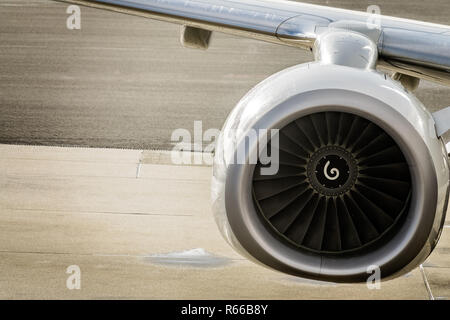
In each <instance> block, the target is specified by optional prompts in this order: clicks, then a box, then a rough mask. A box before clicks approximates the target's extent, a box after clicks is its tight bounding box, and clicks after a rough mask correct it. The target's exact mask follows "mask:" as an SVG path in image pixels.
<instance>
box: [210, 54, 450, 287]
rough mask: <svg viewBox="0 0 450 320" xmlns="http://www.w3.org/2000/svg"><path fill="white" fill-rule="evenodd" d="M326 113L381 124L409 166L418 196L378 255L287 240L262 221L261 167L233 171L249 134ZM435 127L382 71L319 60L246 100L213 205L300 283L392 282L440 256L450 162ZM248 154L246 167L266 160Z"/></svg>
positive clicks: (223, 223) (227, 233) (218, 174)
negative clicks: (256, 186) (317, 249)
mask: <svg viewBox="0 0 450 320" xmlns="http://www.w3.org/2000/svg"><path fill="white" fill-rule="evenodd" d="M326 111H339V112H345V113H349V114H354V115H357V116H360V117H363V118H365V119H367V120H369V121H371V122H373V123H374V124H376V125H377V126H379V127H380V128H382V129H383V130H384V131H385V132H386V133H387V134H388V135H390V136H391V137H392V139H393V140H394V141H395V142H396V143H397V144H398V146H399V147H400V149H401V151H402V152H403V154H404V156H405V158H406V160H407V163H408V166H409V170H410V173H411V182H412V191H411V202H410V207H409V211H408V212H407V217H406V218H405V221H404V222H403V224H402V226H401V228H400V229H399V230H398V232H397V233H396V234H395V236H393V237H392V239H391V240H390V241H388V242H387V243H384V244H383V245H381V246H380V247H377V248H375V249H374V250H372V251H370V252H364V253H361V254H358V253H355V254H349V255H343V256H342V255H341V256H339V255H327V254H321V253H313V252H306V251H304V250H301V249H298V248H295V247H293V246H291V245H290V244H289V243H286V242H285V241H280V239H279V238H278V237H277V236H274V235H273V234H272V233H271V232H269V231H268V230H267V227H266V226H265V225H264V223H263V222H262V221H261V219H260V217H258V213H257V210H256V208H255V205H254V203H253V200H252V183H251V180H252V175H253V171H254V168H255V165H254V164H232V163H233V159H234V157H235V153H236V150H237V148H238V147H239V145H240V144H242V143H245V139H244V137H245V136H246V133H247V132H248V131H249V130H258V129H281V128H283V127H284V126H286V125H287V124H288V123H290V122H292V121H293V120H295V119H298V118H300V117H302V116H305V115H309V114H314V113H318V112H326ZM434 124H435V123H434V119H433V117H432V115H431V114H430V113H429V112H428V111H427V109H426V108H425V107H424V106H423V105H422V103H421V102H420V101H418V100H417V99H416V97H415V96H414V95H412V94H411V93H409V92H407V91H406V90H405V89H404V88H403V87H402V86H401V84H400V83H398V82H396V81H394V80H392V79H391V78H390V77H388V76H386V75H384V74H381V73H378V72H376V71H372V70H365V69H357V68H352V67H346V66H338V65H329V64H328V65H325V64H320V63H318V62H315V63H307V64H303V65H297V66H294V67H291V68H288V69H285V70H283V71H281V72H278V73H276V74H274V75H273V76H271V77H269V78H268V79H266V80H264V81H263V82H261V83H260V84H258V85H257V86H256V87H254V88H253V89H252V90H251V91H250V92H249V93H248V94H247V95H246V96H245V97H243V98H242V100H241V101H240V102H239V103H238V105H237V106H236V107H235V108H234V110H233V111H232V112H231V114H230V115H229V117H228V119H227V121H226V123H225V125H224V127H223V130H222V133H221V136H220V138H219V140H218V142H217V145H216V151H215V161H214V171H213V179H212V201H213V210H214V215H215V219H216V222H217V224H218V226H219V229H220V231H221V232H222V234H223V236H224V237H225V239H226V240H227V241H228V242H229V243H230V244H231V245H232V246H233V247H234V248H235V249H237V250H238V251H239V252H240V253H242V254H243V255H245V256H247V257H250V258H251V259H253V260H255V261H257V262H259V263H261V264H263V265H265V266H268V267H271V268H273V269H276V270H279V271H282V272H285V273H289V274H292V275H296V276H301V277H306V278H312V279H319V280H326V281H335V282H360V281H365V280H366V279H367V277H368V274H367V268H368V267H369V266H378V267H379V268H380V270H381V276H382V277H383V278H390V277H395V276H398V275H400V274H403V273H406V272H408V271H410V270H411V269H413V268H415V267H416V266H418V265H419V264H420V263H422V262H423V261H424V260H425V259H426V258H427V257H428V255H429V254H430V253H431V251H432V250H433V248H434V246H435V245H436V243H437V241H438V239H439V236H440V232H441V230H442V226H443V223H444V220H445V213H446V210H447V204H448V194H449V167H448V158H447V154H446V151H445V148H444V145H443V143H442V141H441V140H440V139H439V138H438V137H437V135H436V130H435V126H434ZM236 133H238V134H237V135H236ZM230 137H232V139H231V138H230ZM258 142H259V141H258ZM244 149H245V148H244ZM245 150H246V154H245V157H246V158H247V159H250V158H251V157H252V156H254V155H255V153H257V152H258V151H257V150H258V148H257V146H256V144H255V143H253V144H252V145H250V146H249V147H248V149H245Z"/></svg>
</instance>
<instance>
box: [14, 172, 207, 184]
mask: <svg viewBox="0 0 450 320" xmlns="http://www.w3.org/2000/svg"><path fill="white" fill-rule="evenodd" d="M6 177H9V178H12V179H16V178H23V177H28V178H44V179H50V180H55V179H59V178H83V179H97V178H99V179H129V180H131V179H133V180H136V177H133V176H130V177H118V176H112V175H111V176H92V175H91V176H85V175H80V176H77V175H57V176H50V177H49V176H48V175H29V176H26V175H11V174H9V175H8V174H7V175H6ZM140 179H142V180H167V178H156V177H148V178H147V177H140ZM169 180H170V181H185V182H197V183H203V182H205V181H210V179H169Z"/></svg>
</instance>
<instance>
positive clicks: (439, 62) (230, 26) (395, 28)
mask: <svg viewBox="0 0 450 320" xmlns="http://www.w3.org/2000/svg"><path fill="white" fill-rule="evenodd" d="M57 1H61V2H67V3H72V4H77V5H83V6H89V7H94V8H100V9H107V10H110V11H115V12H120V13H125V14H131V15H136V16H142V17H146V18H152V19H157V20H162V21H167V22H172V23H177V24H181V25H183V26H184V28H183V31H182V38H181V39H182V43H183V44H184V45H185V46H190V47H197V48H207V46H208V44H209V39H210V36H211V32H213V31H214V32H222V33H228V34H233V35H238V36H244V37H249V38H253V39H258V40H264V41H268V42H272V43H277V44H282V45H289V46H295V47H300V48H302V49H307V50H312V48H313V45H314V42H315V40H316V38H317V37H318V36H319V35H320V33H321V32H323V31H325V30H327V29H328V28H331V27H338V28H340V29H348V30H351V31H359V32H363V33H365V34H367V35H369V36H370V37H371V38H372V40H373V41H374V42H375V43H376V44H377V46H378V51H379V61H378V67H379V68H382V69H384V70H388V71H394V72H399V73H401V74H406V75H409V76H413V77H416V78H420V79H426V80H431V81H435V82H439V83H442V84H446V85H450V26H446V25H439V24H432V23H426V22H420V21H415V20H407V19H400V18H394V17H388V16H380V15H371V14H370V13H366V12H358V11H350V10H344V9H337V8H331V7H324V6H317V5H311V4H304V3H299V2H293V1H276V0H245V1H244V0H240V1H237V0H57Z"/></svg>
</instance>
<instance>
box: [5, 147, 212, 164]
mask: <svg viewBox="0 0 450 320" xmlns="http://www.w3.org/2000/svg"><path fill="white" fill-rule="evenodd" d="M2 147H3V148H8V147H11V148H13V147H25V148H30V149H34V148H48V149H78V150H85V151H91V150H104V151H106V150H108V151H137V152H140V153H141V158H140V159H139V160H140V162H141V163H142V165H144V164H159V165H172V166H182V167H183V166H188V167H210V166H211V165H209V164H206V163H202V164H195V163H191V164H184V163H183V164H174V163H173V162H172V161H171V159H168V160H164V159H163V160H162V158H161V156H162V155H170V153H171V152H172V150H166V149H137V148H136V149H133V148H119V147H110V148H109V147H103V148H96V147H86V146H77V145H74V146H71V145H58V146H53V145H32V144H5V143H0V148H2ZM182 152H183V153H189V154H190V156H189V158H192V156H193V155H194V154H195V153H198V151H195V152H192V151H182ZM145 153H150V155H154V156H157V159H156V160H153V161H151V159H144V154H145ZM202 153H205V154H207V153H209V154H212V152H202ZM0 159H16V158H14V157H13V158H8V157H6V158H2V157H1V156H0ZM27 159H29V160H44V159H33V158H27ZM144 160H147V161H149V162H144ZM50 161H74V162H77V160H58V159H54V160H51V159H50ZM79 162H84V161H79ZM86 162H96V161H86ZM98 163H100V161H98ZM108 163H111V162H108ZM112 163H114V162H112ZM117 163H122V162H117ZM123 163H126V162H123Z"/></svg>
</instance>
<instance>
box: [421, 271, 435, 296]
mask: <svg viewBox="0 0 450 320" xmlns="http://www.w3.org/2000/svg"><path fill="white" fill-rule="evenodd" d="M419 268H420V273H421V274H422V279H423V282H424V284H425V288H426V289H427V292H428V297H429V299H430V300H435V298H434V296H433V292H432V291H431V287H430V283H429V282H428V279H427V275H426V274H425V269H424V268H423V265H422V264H421V265H420V266H419Z"/></svg>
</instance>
